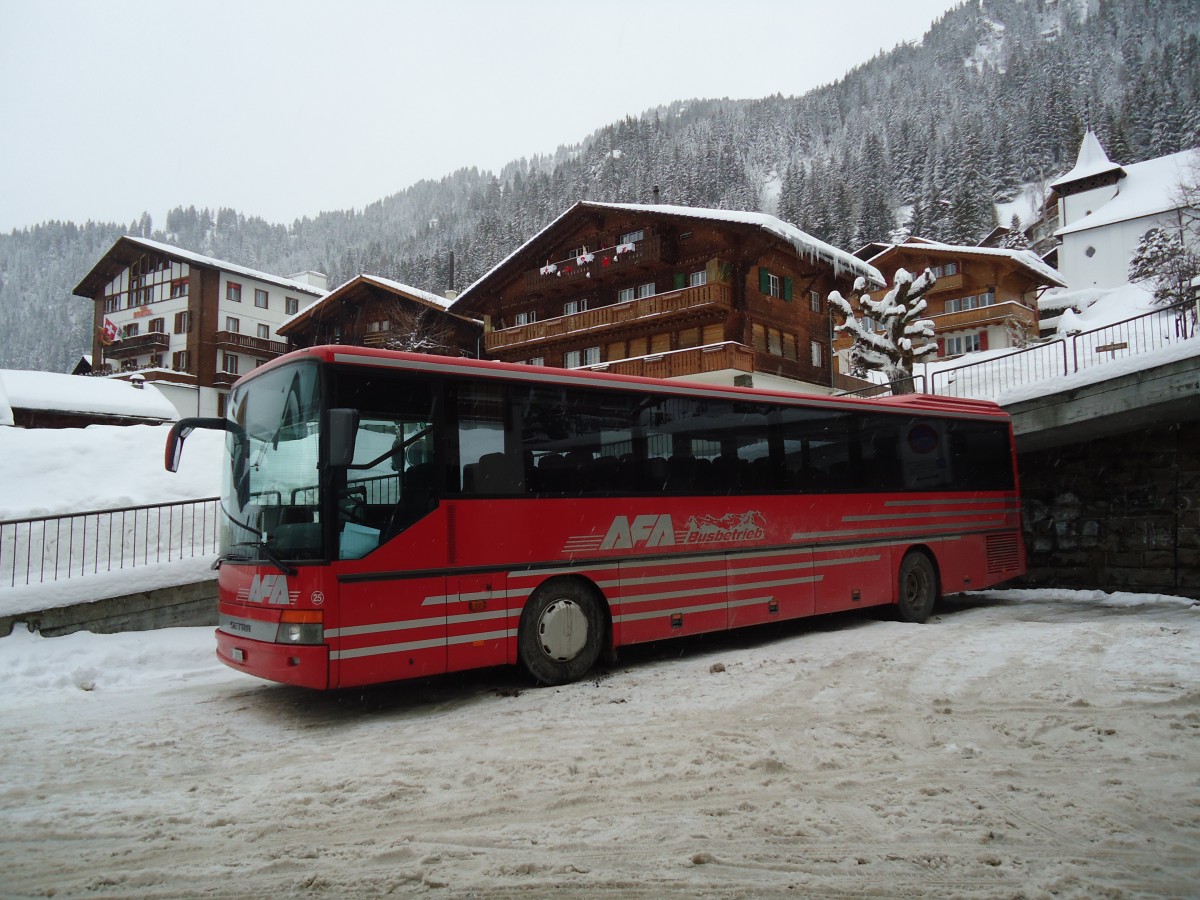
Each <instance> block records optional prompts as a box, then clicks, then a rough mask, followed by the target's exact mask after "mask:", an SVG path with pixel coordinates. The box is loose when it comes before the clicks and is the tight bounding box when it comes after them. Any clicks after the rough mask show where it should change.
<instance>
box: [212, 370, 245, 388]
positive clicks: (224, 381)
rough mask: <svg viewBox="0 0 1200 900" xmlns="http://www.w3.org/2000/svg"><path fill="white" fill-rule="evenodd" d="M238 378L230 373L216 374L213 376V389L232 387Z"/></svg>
mask: <svg viewBox="0 0 1200 900" xmlns="http://www.w3.org/2000/svg"><path fill="white" fill-rule="evenodd" d="M240 377H241V376H239V375H235V374H233V373H231V372H217V373H215V374H214V375H213V387H220V388H227V387H233V383H234V382H235V381H237V380H238V378H240Z"/></svg>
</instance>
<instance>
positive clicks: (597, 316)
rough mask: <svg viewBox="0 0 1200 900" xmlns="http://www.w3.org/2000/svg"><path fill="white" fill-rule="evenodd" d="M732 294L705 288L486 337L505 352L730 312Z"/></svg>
mask: <svg viewBox="0 0 1200 900" xmlns="http://www.w3.org/2000/svg"><path fill="white" fill-rule="evenodd" d="M732 308H733V290H732V288H730V286H729V285H726V284H703V285H700V286H699V287H693V288H684V289H683V290H679V291H670V292H669V293H666V294H655V295H654V296H653V297H643V298H642V299H641V300H630V301H628V302H626V303H614V304H613V305H611V306H601V307H598V308H597V309H589V310H587V311H586V312H581V313H574V314H573V315H569V316H560V317H559V318H557V319H547V320H546V321H544V322H533V323H531V324H529V325H517V326H514V327H512V328H502V329H500V330H499V331H489V332H488V333H487V334H485V335H484V336H483V345H484V346H485V347H486V348H487V349H488V350H503V349H506V348H509V347H516V346H520V345H522V344H529V343H534V342H542V341H553V340H556V339H559V338H571V337H578V336H580V335H581V334H583V333H588V334H595V333H597V332H605V331H612V330H615V329H617V328H628V327H630V326H631V325H633V324H635V323H636V324H643V323H644V324H647V325H649V324H651V323H658V322H662V321H666V320H670V319H675V318H681V317H683V316H686V315H692V314H694V313H696V312H698V311H700V310H705V311H711V310H713V309H723V310H726V311H728V310H731V309H732Z"/></svg>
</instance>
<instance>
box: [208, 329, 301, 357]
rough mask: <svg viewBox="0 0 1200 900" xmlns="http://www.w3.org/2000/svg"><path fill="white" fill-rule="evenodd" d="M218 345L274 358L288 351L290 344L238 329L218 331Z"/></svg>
mask: <svg viewBox="0 0 1200 900" xmlns="http://www.w3.org/2000/svg"><path fill="white" fill-rule="evenodd" d="M216 342H217V346H218V347H220V348H221V349H223V350H240V351H242V352H243V353H248V354H250V355H252V356H257V357H258V358H259V359H274V358H275V357H276V356H282V355H283V354H285V353H287V351H288V345H287V344H286V343H284V342H283V341H269V340H267V339H266V338H260V337H251V336H250V335H248V334H239V333H238V332H236V331H218V332H217V334H216Z"/></svg>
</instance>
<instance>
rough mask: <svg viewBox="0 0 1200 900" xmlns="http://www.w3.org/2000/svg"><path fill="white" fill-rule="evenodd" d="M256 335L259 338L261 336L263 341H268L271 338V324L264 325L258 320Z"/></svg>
mask: <svg viewBox="0 0 1200 900" xmlns="http://www.w3.org/2000/svg"><path fill="white" fill-rule="evenodd" d="M258 336H259V337H260V338H262V339H263V340H264V341H269V340H270V339H271V326H270V325H264V324H263V323H262V322H259V323H258Z"/></svg>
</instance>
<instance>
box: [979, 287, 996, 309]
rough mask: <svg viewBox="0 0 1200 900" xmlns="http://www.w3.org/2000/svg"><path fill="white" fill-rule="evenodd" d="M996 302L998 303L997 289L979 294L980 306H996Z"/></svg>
mask: <svg viewBox="0 0 1200 900" xmlns="http://www.w3.org/2000/svg"><path fill="white" fill-rule="evenodd" d="M995 304H996V292H995V291H984V292H983V293H982V294H980V295H979V305H980V306H995Z"/></svg>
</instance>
